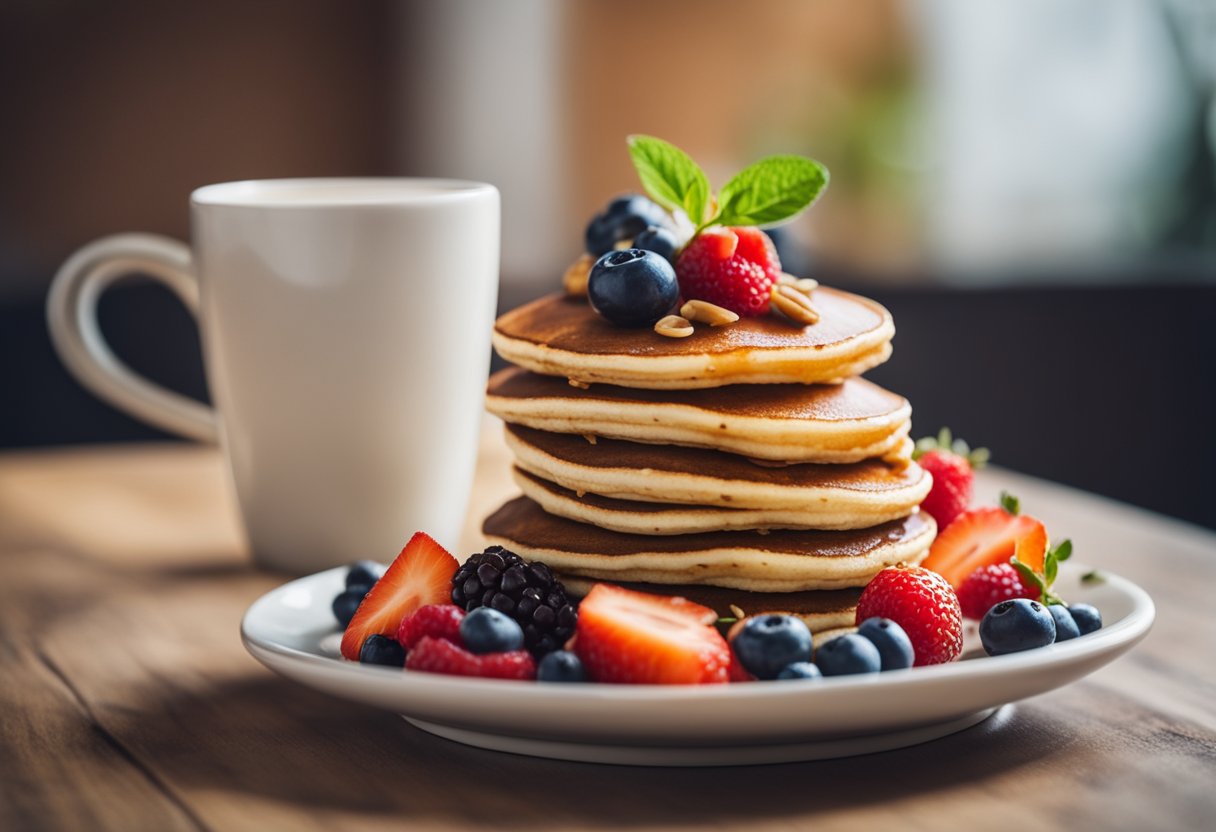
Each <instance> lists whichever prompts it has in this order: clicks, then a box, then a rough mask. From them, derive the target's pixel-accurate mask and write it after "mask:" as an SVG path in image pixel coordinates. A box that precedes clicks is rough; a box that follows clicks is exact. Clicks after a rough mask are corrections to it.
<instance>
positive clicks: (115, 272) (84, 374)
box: [46, 234, 219, 443]
mask: <svg viewBox="0 0 1216 832" xmlns="http://www.w3.org/2000/svg"><path fill="white" fill-rule="evenodd" d="M134 273H138V274H146V275H148V276H150V277H152V278H155V279H156V280H158V281H160V282H161V283H163V284H164V285H165V286H167V287H168V288H169V290H170V291H172V292H173V294H175V295H176V296H177V297H178V299H179V300H180V301H181V302H182V303H183V304H185V306H186V308H187V309H189V310H190V313H191V314H192V315H194V317H195V318H196V319H197V318H198V304H199V293H198V281H197V279H196V278H195V276H194V273H193V269H192V266H191V257H190V248H189V247H188V246H186V245H185V244H183V243H180V242H178V241H177V240H173V239H170V238H168V237H161V236H159V235H155V234H115V235H113V236H110V237H103V238H102V239H100V240H96V241H94V242H92V243H89V244H88V245H87V246H85V247H84V248H82V249H80V250H79V251H77V252H76V253H75V254H73V255H72V256H71V257H70V258H68V260H67V262H65V263H64V264H63V266H61V267H60V269H59V271H58V273H56V275H55V280H54V282H53V283H52V284H51V291H50V294H49V295H48V297H47V309H46V317H47V325H48V326H49V327H50V331H51V341H52V342H53V343H54V345H55V349H56V351H57V352H58V353H59V357H60V359H61V360H62V361H63V363H64V364H65V365H66V366H67V368H68V369H69V370H70V371H71V372H72V374H73V375H75V376H76V378H77V379H78V380H79V381H80V383H81V384H83V385H84V386H85V387H87V388H88V389H89V390H92V391H93V392H94V393H95V394H97V395H98V396H99V397H101V398H102V399H105V400H106V401H108V402H109V403H110V404H113V405H114V406H116V407H119V408H122V409H123V410H126V411H128V412H129V413H131V414H132V415H134V416H136V417H138V418H140V419H143V420H144V421H145V422H149V423H150V424H153V425H155V426H157V427H159V428H163V429H165V430H168V431H172V432H173V433H178V434H181V435H182V436H186V437H189V438H191V439H197V440H199V441H201V442H211V443H214V442H216V441H218V436H219V430H218V427H217V421H216V417H215V411H214V410H213V409H212V408H210V407H208V406H207V405H204V404H202V403H201V402H197V401H195V400H194V399H191V398H188V397H186V396H183V395H181V394H179V393H174V392H172V391H170V390H166V389H165V388H163V387H160V386H159V385H156V384H153V383H152V382H150V381H147V380H146V379H143V378H141V377H140V376H138V375H136V374H135V372H134V371H133V370H132V369H131V368H130V367H128V366H127V365H126V364H124V363H123V362H122V361H121V360H120V359H119V358H118V356H116V355H115V354H114V352H113V351H112V350H111V349H110V346H109V344H107V343H106V341H105V338H104V337H102V334H101V327H100V326H98V323H97V301H98V300H99V299H100V298H101V295H102V293H103V292H104V291H105V290H106V289H107V288H109V287H110V286H111V285H112V284H114V283H116V282H118V281H120V280H122V279H123V278H125V277H129V276H130V275H131V274H134Z"/></svg>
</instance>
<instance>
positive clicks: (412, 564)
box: [342, 532, 457, 661]
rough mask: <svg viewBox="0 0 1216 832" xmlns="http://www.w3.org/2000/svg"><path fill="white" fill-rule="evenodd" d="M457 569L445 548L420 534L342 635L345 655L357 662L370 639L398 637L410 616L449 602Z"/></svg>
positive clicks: (374, 589)
mask: <svg viewBox="0 0 1216 832" xmlns="http://www.w3.org/2000/svg"><path fill="white" fill-rule="evenodd" d="M456 566H457V564H456V559H455V558H454V557H452V556H451V555H449V554H448V553H447V551H446V550H445V549H444V548H443V547H442V546H440V545H439V544H438V543H436V542H435V541H434V540H432V539H431V538H430V536H429V535H426V534H424V533H423V532H417V533H416V534H415V535H414V536H413V537H411V538H410V540H409V542H408V543H406V544H405V548H404V549H402V550H401V554H399V555H397V559H396V560H394V561H393V563H392V565H391V566H389V568H388V571H386V572H385V573H384V577H382V578H381V579H380V580H379V581H377V582H376V584H375V586H373V587H372V589H371V591H370V592H368V593H367V597H366V598H364V599H363V603H361V604H360V605H359V609H358V610H357V611H356V612H355V615H354V618H352V619H351V621H350V624H348V625H347V627H346V632H345V633H343V634H342V655H343V656H344V657H346V658H347V659H350V660H351V661H357V660H358V658H359V652H360V651H361V650H362V649H363V642H364V641H366V640H367V637H368V636H371V635H382V636H396V635H397V629H398V628H399V627H400V626H401V621H402V619H404V618H405V617H406V616H407V615H412V614H413V613H414V611H415V610H417V609H418V608H419V607H421V606H424V605H426V604H442V603H443V602H444V601H446V600H447V596H448V591H449V587H450V585H451V581H452V575H453V573H455V571H456Z"/></svg>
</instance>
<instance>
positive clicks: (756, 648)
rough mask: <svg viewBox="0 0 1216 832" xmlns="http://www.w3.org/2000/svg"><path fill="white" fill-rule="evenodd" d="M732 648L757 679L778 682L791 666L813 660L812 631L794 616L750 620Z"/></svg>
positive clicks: (761, 616)
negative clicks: (779, 676) (778, 678)
mask: <svg viewBox="0 0 1216 832" xmlns="http://www.w3.org/2000/svg"><path fill="white" fill-rule="evenodd" d="M731 647H732V648H733V649H734V651H735V655H736V656H737V657H738V659H739V663H740V664H742V665H743V666H744V667H745V668H746V669H747V670H748V671H749V672H750V673H751V674H752V675H754V676H755V677H756V678H758V679H776V678H777V674H778V673H780V672H781V671H782V669H784V668H785V667H787V666H788V665H791V664H794V663H795V662H809V661H810V660H811V631H810V630H809V629H808V628H807V626H806V623H805V622H803V620H802V619H801V618H797V617H795V616H792V615H775V614H773V615H760V616H756V617H755V618H748V619H746V621H745V622H744V624H743V627H742V629H740V630H739V633H738V634H737V635H736V636H735V639H734V641H733V642H732V643H731Z"/></svg>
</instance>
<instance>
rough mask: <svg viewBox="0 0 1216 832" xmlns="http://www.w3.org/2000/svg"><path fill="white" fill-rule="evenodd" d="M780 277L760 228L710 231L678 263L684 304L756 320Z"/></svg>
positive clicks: (774, 253)
mask: <svg viewBox="0 0 1216 832" xmlns="http://www.w3.org/2000/svg"><path fill="white" fill-rule="evenodd" d="M780 273H781V261H780V260H779V259H778V258H777V250H776V248H775V247H774V246H773V241H772V240H770V239H769V238H768V235H767V234H765V233H764V232H763V231H761V230H760V229H759V228H711V229H709V230H707V231H703V232H701V233H700V234H698V235H697V236H696V237H694V238H693V239H692V241H691V242H689V243H688V245H687V246H685V247H684V251H683V252H681V254H680V257H679V259H678V260H676V278H677V280H679V283H680V294H681V295H682V296H683V297H684V300H704V301H708V302H710V303H714V304H717V305H718V306H721V307H724V308H726V309H729V310H731V311H732V312H737V313H738V314H740V315H743V316H744V317H754V316H756V315H763V314H764V313H766V312H768V303H769V293H770V292H771V291H772V289H773V284H774V283H776V282H777V277H778V276H779V275H780Z"/></svg>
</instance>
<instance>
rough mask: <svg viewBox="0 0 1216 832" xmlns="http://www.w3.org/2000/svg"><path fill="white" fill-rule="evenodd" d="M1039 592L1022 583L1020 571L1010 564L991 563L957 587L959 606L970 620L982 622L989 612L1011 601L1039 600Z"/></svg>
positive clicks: (973, 573)
mask: <svg viewBox="0 0 1216 832" xmlns="http://www.w3.org/2000/svg"><path fill="white" fill-rule="evenodd" d="M1038 597H1039V591H1038V590H1037V589H1036V588H1034V587H1031V586H1027V585H1026V584H1025V583H1023V582H1022V576H1021V575H1020V574H1019V573H1018V570H1016V569H1014V568H1013V565H1012V564H1008V563H991V564H989V565H987V566H981V567H980V568H979V569H977V570H975V571H974V572H972V573H971V574H970V575H969V576H968V577H967V579H966V580H965V581H963V585H962V586H960V587H959V588H958V603H959V606H960V607H962V609H963V615H964V616H966V617H967V618H972V619H975V620H976V621H979V620H980V619H981V618H983V617H984V615H985V614H986V613H987V612H988V610H990V609H992V608H993V607H995V606H996V605H997V604H999V603H1000V602H1001V601H1008V600H1009V599H1011V598H1030V599H1035V600H1037V599H1038Z"/></svg>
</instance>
